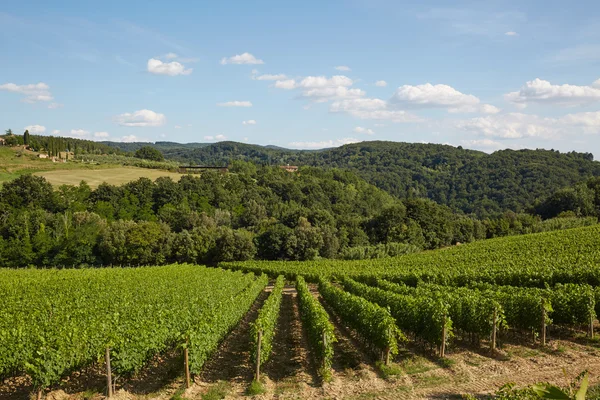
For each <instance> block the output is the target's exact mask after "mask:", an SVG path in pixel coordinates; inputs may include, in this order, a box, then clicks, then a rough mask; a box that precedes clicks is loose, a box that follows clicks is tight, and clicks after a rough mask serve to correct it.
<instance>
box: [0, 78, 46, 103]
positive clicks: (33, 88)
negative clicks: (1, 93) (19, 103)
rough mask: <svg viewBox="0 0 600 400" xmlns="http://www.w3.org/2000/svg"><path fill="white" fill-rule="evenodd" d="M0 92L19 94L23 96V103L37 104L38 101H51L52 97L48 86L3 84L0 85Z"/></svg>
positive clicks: (39, 84)
mask: <svg viewBox="0 0 600 400" xmlns="http://www.w3.org/2000/svg"><path fill="white" fill-rule="evenodd" d="M0 90H6V91H8V92H12V93H19V94H21V95H23V96H25V97H24V98H23V101H24V102H25V103H37V102H38V101H52V100H54V97H52V94H51V93H50V86H48V85H47V84H45V83H43V82H40V83H32V84H29V85H17V84H14V83H5V84H3V85H0Z"/></svg>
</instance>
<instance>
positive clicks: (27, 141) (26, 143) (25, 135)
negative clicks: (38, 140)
mask: <svg viewBox="0 0 600 400" xmlns="http://www.w3.org/2000/svg"><path fill="white" fill-rule="evenodd" d="M29 143H30V138H29V130H28V129H25V133H23V144H25V145H26V146H29Z"/></svg>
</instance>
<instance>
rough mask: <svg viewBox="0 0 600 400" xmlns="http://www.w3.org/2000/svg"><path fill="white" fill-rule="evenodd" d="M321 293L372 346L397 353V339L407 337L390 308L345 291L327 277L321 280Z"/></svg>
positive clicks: (343, 318)
mask: <svg viewBox="0 0 600 400" xmlns="http://www.w3.org/2000/svg"><path fill="white" fill-rule="evenodd" d="M319 292H320V293H321V296H323V299H325V301H326V302H327V304H328V305H329V306H330V307H331V308H332V309H333V310H334V311H335V313H336V314H337V315H338V316H339V317H340V318H341V319H342V320H343V321H344V323H346V324H348V325H349V326H351V327H352V328H353V329H355V330H356V331H357V332H358V333H359V334H360V335H361V336H362V338H363V339H364V340H365V341H366V342H367V344H368V345H369V347H371V348H372V349H376V350H378V351H388V350H389V351H390V353H391V354H398V339H399V338H400V339H402V338H403V337H404V336H403V334H402V332H401V331H400V329H398V327H397V326H396V324H395V321H394V317H392V315H391V314H390V311H389V310H387V309H385V308H383V307H381V306H379V305H377V304H374V303H372V302H370V301H368V300H365V299H364V298H362V297H359V296H354V295H352V294H350V293H348V292H345V291H343V290H341V289H339V288H337V287H335V286H334V285H332V284H331V283H329V282H327V281H326V280H321V281H320V282H319Z"/></svg>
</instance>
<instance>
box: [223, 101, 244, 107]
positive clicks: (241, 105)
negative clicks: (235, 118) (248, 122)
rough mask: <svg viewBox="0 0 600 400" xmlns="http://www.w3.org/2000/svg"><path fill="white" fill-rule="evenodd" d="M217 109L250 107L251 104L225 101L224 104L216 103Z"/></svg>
mask: <svg viewBox="0 0 600 400" xmlns="http://www.w3.org/2000/svg"><path fill="white" fill-rule="evenodd" d="M217 106H219V107H252V103H251V102H249V101H239V100H234V101H227V102H225V103H217Z"/></svg>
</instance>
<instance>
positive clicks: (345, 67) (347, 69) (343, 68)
mask: <svg viewBox="0 0 600 400" xmlns="http://www.w3.org/2000/svg"><path fill="white" fill-rule="evenodd" d="M335 69H336V70H338V71H344V72H348V71H352V70H351V69H350V67H348V66H346V65H338V66H337V67H335Z"/></svg>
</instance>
